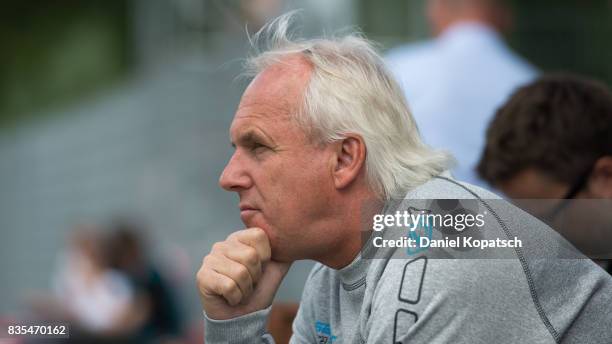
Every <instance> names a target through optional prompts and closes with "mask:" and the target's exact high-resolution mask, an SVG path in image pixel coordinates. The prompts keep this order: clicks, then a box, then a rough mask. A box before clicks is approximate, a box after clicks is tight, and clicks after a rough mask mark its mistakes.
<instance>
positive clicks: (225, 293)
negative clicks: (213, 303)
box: [206, 270, 242, 306]
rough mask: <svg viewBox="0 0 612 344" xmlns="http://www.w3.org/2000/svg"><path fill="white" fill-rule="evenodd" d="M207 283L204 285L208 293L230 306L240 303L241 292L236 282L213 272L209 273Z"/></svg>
mask: <svg viewBox="0 0 612 344" xmlns="http://www.w3.org/2000/svg"><path fill="white" fill-rule="evenodd" d="M209 278H210V280H209V283H207V284H206V287H207V289H209V293H211V292H212V294H214V295H218V296H222V297H223V298H224V299H225V300H226V301H227V303H228V304H229V305H230V306H235V305H237V304H239V303H240V301H242V292H241V291H240V288H239V287H238V284H236V282H235V281H234V280H233V279H231V278H229V277H227V276H225V275H222V274H220V273H218V272H216V271H214V270H210V271H209Z"/></svg>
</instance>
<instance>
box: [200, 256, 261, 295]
mask: <svg viewBox="0 0 612 344" xmlns="http://www.w3.org/2000/svg"><path fill="white" fill-rule="evenodd" d="M208 260H209V267H210V268H211V269H212V270H214V271H215V272H217V273H219V274H221V275H224V276H226V277H229V278H230V279H232V280H233V281H234V282H236V284H237V285H238V287H239V288H240V291H241V293H242V297H245V298H246V297H248V296H249V295H250V294H251V292H253V279H252V278H251V274H250V273H249V270H248V268H247V267H246V266H244V265H242V264H240V263H238V262H235V261H233V260H231V259H229V258H227V257H225V256H214V255H211V256H210V257H209V258H208Z"/></svg>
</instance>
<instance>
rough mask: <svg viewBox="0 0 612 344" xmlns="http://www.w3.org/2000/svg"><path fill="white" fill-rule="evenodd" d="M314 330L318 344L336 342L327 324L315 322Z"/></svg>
mask: <svg viewBox="0 0 612 344" xmlns="http://www.w3.org/2000/svg"><path fill="white" fill-rule="evenodd" d="M315 329H316V330H317V343H318V344H328V343H333V342H334V341H336V336H334V335H332V331H331V327H330V326H329V324H328V323H324V322H321V321H317V322H316V323H315Z"/></svg>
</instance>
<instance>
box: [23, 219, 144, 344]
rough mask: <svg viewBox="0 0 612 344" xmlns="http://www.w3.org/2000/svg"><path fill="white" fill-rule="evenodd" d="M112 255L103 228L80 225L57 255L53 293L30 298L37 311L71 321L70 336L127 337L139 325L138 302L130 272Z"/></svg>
mask: <svg viewBox="0 0 612 344" xmlns="http://www.w3.org/2000/svg"><path fill="white" fill-rule="evenodd" d="M107 258H108V257H107V255H106V252H105V250H104V236H103V234H102V233H101V232H100V230H99V229H98V228H97V227H95V226H93V225H79V226H77V227H76V228H75V229H74V230H73V232H72V233H71V234H70V236H69V237H68V246H67V248H66V251H65V252H63V253H62V254H61V255H60V256H59V258H58V263H57V268H56V272H55V273H54V274H53V280H52V284H53V290H54V295H52V296H48V295H47V296H44V295H41V296H40V297H34V298H33V299H31V300H30V302H31V306H32V307H33V308H34V311H35V313H36V317H38V318H42V319H50V320H61V321H67V322H69V323H70V324H71V338H70V342H88V343H89V342H94V341H95V342H118V341H121V342H124V341H125V340H126V338H128V337H130V336H131V334H132V331H133V330H134V329H135V328H136V327H137V326H138V322H139V320H138V311H139V304H138V302H137V300H136V298H135V294H134V290H133V288H132V286H131V285H130V283H129V281H128V279H127V277H126V276H125V275H124V274H122V273H121V272H119V271H117V270H114V269H112V268H111V266H110V265H109V261H108V259H107Z"/></svg>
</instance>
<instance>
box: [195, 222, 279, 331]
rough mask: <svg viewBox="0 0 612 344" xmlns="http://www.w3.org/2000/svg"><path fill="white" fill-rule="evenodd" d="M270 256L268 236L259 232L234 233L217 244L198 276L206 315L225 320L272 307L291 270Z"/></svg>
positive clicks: (250, 230)
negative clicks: (275, 296)
mask: <svg viewBox="0 0 612 344" xmlns="http://www.w3.org/2000/svg"><path fill="white" fill-rule="evenodd" d="M270 256H271V249H270V242H269V240H268V236H267V235H266V233H265V232H264V231H263V230H262V229H260V228H249V229H244V230H241V231H238V232H235V233H233V234H231V235H230V236H228V237H227V239H226V240H225V241H222V242H218V243H216V244H214V245H213V247H212V250H211V252H210V253H209V254H208V255H207V256H206V257H204V260H203V262H202V267H201V268H200V270H199V271H198V274H197V283H198V290H199V293H200V298H201V300H202V306H203V307H204V311H206V315H207V316H208V317H209V318H211V319H215V320H225V319H231V318H235V317H238V316H241V315H245V314H248V313H252V312H256V311H258V310H262V309H265V308H267V307H268V306H270V305H271V304H272V299H273V298H274V294H276V290H277V289H278V287H279V285H280V283H281V281H282V280H283V278H284V277H285V275H286V274H287V271H288V270H289V267H290V266H291V264H290V263H279V262H275V261H273V260H271V259H270Z"/></svg>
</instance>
